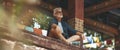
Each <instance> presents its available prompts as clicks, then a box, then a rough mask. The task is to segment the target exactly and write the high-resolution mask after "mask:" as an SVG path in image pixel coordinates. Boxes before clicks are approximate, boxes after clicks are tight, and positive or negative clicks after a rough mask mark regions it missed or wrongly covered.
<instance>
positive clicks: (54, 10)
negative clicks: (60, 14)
mask: <svg viewBox="0 0 120 50" xmlns="http://www.w3.org/2000/svg"><path fill="white" fill-rule="evenodd" d="M57 11H62V8H61V7H58V8H55V9H53V13H54V14H55V13H56V12H57Z"/></svg>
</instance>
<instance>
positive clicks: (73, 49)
mask: <svg viewBox="0 0 120 50" xmlns="http://www.w3.org/2000/svg"><path fill="white" fill-rule="evenodd" d="M0 30H4V31H3V32H4V33H3V34H2V33H0V34H1V35H0V38H5V39H9V40H13V41H20V42H23V43H27V44H28V43H29V44H32V45H36V46H38V47H43V48H46V49H49V50H84V49H83V48H81V47H79V46H74V45H70V44H66V43H64V42H62V41H60V40H57V39H53V38H50V37H45V36H38V35H35V34H34V33H31V32H28V31H25V30H19V29H18V30H19V31H20V32H18V33H19V34H18V35H14V34H13V36H12V35H10V34H12V33H15V34H17V33H16V32H12V33H11V32H10V30H8V28H7V27H0ZM5 33H6V34H5ZM20 34H21V35H20ZM17 36H21V37H17Z"/></svg>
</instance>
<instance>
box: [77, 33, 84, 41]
mask: <svg viewBox="0 0 120 50" xmlns="http://www.w3.org/2000/svg"><path fill="white" fill-rule="evenodd" d="M76 34H77V35H79V36H82V40H84V39H85V36H84V34H82V33H80V32H77V33H76Z"/></svg>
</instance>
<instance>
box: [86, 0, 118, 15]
mask: <svg viewBox="0 0 120 50" xmlns="http://www.w3.org/2000/svg"><path fill="white" fill-rule="evenodd" d="M115 8H120V1H119V0H108V1H105V2H102V3H100V4H97V5H94V6H91V7H88V8H85V16H91V15H95V14H99V13H102V12H106V11H109V10H112V9H115Z"/></svg>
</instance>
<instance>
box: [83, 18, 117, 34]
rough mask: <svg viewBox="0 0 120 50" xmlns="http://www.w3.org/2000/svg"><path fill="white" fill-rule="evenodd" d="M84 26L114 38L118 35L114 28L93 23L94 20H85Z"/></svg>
mask: <svg viewBox="0 0 120 50" xmlns="http://www.w3.org/2000/svg"><path fill="white" fill-rule="evenodd" d="M85 25H87V26H89V27H92V28H96V29H95V30H99V31H101V32H104V33H106V34H108V35H110V36H115V35H118V33H119V31H118V29H116V28H114V27H111V26H108V25H105V24H103V23H101V22H97V21H94V20H91V19H88V18H86V19H85Z"/></svg>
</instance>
